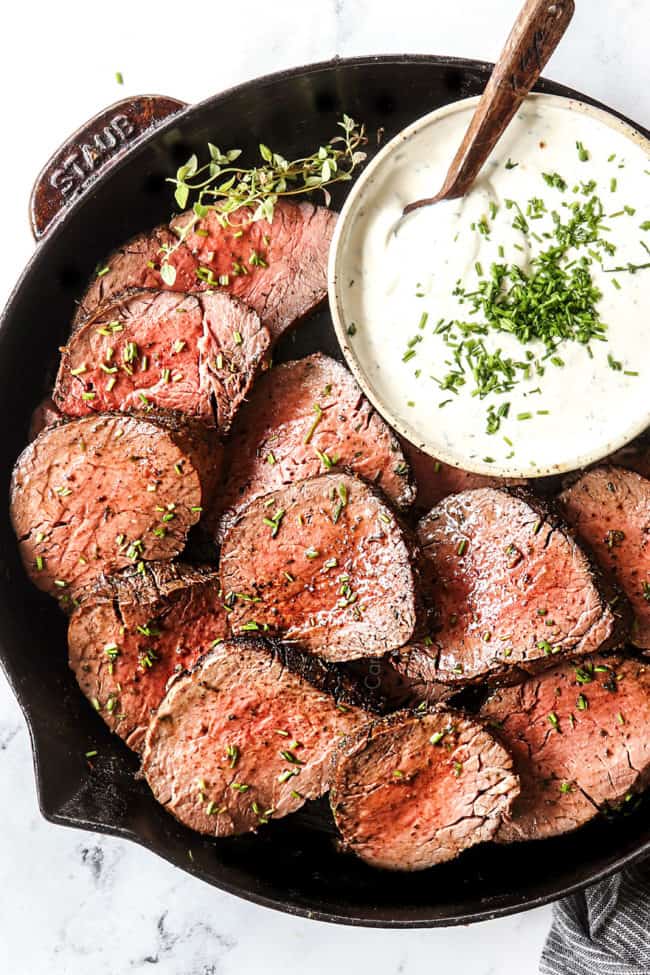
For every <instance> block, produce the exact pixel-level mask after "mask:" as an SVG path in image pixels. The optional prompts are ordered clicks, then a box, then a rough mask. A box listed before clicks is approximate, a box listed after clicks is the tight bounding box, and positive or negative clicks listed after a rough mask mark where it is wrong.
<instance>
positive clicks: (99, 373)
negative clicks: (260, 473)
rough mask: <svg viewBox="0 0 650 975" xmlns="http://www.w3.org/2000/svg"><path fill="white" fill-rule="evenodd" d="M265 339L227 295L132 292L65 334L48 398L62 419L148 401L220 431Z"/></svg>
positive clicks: (131, 407)
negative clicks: (66, 335) (217, 427)
mask: <svg viewBox="0 0 650 975" xmlns="http://www.w3.org/2000/svg"><path fill="white" fill-rule="evenodd" d="M270 341H271V338H270V335H269V332H268V329H266V328H265V327H264V326H263V325H262V324H261V322H260V320H259V318H258V316H257V315H256V313H255V312H254V311H252V309H250V308H247V306H246V305H244V304H242V303H241V302H239V301H237V300H236V299H234V298H230V297H228V296H227V295H222V294H213V293H210V294H205V295H198V296H197V295H180V294H172V293H170V292H164V291H137V292H135V293H132V294H129V295H126V296H123V297H122V298H120V299H118V300H116V301H115V302H114V303H113V304H109V305H106V304H104V305H102V307H101V309H100V310H99V311H98V313H97V314H96V315H93V316H91V317H90V318H89V319H88V320H87V321H86V322H85V323H84V324H83V325H82V326H81V327H80V328H79V329H77V330H76V331H75V332H74V333H73V334H72V336H71V337H70V340H69V341H68V344H67V345H66V346H64V347H63V349H62V350H61V353H62V354H61V364H60V367H59V372H58V376H57V380H56V386H55V389H54V399H55V401H56V404H57V406H58V408H59V409H60V410H61V412H62V413H66V414H67V415H69V416H86V415H88V414H89V413H105V412H108V411H112V410H123V411H126V412H128V411H130V410H134V409H142V408H143V406H149V405H153V406H155V407H157V408H160V409H168V410H179V411H182V412H183V413H185V414H187V415H188V416H191V417H194V418H196V419H199V420H202V421H203V422H205V423H209V424H214V423H215V422H216V423H217V424H218V426H219V428H220V429H221V430H222V431H223V430H227V429H228V427H229V426H230V424H231V422H232V419H233V417H234V415H235V413H236V412H237V410H238V408H239V406H240V404H241V403H242V401H243V399H244V397H245V396H246V394H247V393H248V390H249V389H250V387H251V385H252V382H253V379H254V378H255V375H256V374H257V371H258V369H259V367H260V365H261V363H262V362H263V359H264V355H265V353H266V352H267V350H268V347H269V345H270Z"/></svg>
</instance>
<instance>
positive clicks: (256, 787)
mask: <svg viewBox="0 0 650 975" xmlns="http://www.w3.org/2000/svg"><path fill="white" fill-rule="evenodd" d="M369 717H370V714H369V712H366V711H365V710H363V709H362V708H360V707H358V706H356V704H354V703H352V701H351V699H350V697H349V696H348V695H347V694H346V679H345V677H344V676H343V675H342V674H341V672H340V671H339V669H338V668H336V667H335V666H332V665H326V664H324V663H322V662H321V661H318V660H315V659H314V658H307V659H305V656H304V655H303V654H298V653H296V652H295V651H292V650H291V649H287V648H279V647H276V648H271V647H270V646H269V645H268V644H267V643H266V642H264V641H261V640H256V639H250V638H249V639H241V640H230V641H226V642H225V643H223V644H221V645H220V646H218V647H217V648H216V650H214V651H213V652H211V653H209V654H208V655H207V656H206V657H204V658H203V660H202V661H201V662H200V663H199V664H198V666H197V667H196V668H195V669H194V670H193V671H192V673H191V674H188V675H186V676H182V677H179V678H178V679H177V680H176V681H175V682H174V683H173V684H172V686H171V688H170V689H169V691H168V693H167V696H166V697H165V699H164V701H163V702H162V704H161V705H160V707H159V708H158V712H157V714H156V716H155V717H154V719H153V721H152V722H151V725H150V727H149V731H148V733H147V738H146V742H145V749H144V755H143V760H142V769H143V772H144V774H145V776H146V779H147V781H148V783H149V785H150V787H151V790H152V792H153V794H154V796H155V797H156V799H157V800H158V801H159V802H161V803H162V804H163V805H164V806H165V807H166V809H167V810H168V811H169V812H170V813H172V815H174V816H175V817H176V818H177V819H179V820H180V821H181V822H182V823H184V824H185V825H186V826H189V827H190V828H192V829H195V830H198V832H200V833H209V834H212V835H215V836H232V835H234V834H237V833H245V832H249V831H251V830H256V829H257V828H258V827H259V826H261V825H263V824H264V823H266V822H268V821H269V819H280V818H281V817H282V816H286V815H288V814H289V813H291V812H294V811H295V810H296V809H299V808H300V807H301V806H302V805H303V803H304V802H305V800H306V799H316V798H318V797H319V796H321V795H322V794H323V793H324V792H326V791H327V789H328V787H329V768H330V763H331V757H332V753H333V750H334V747H335V745H336V744H337V743H338V742H339V740H340V739H341V737H342V736H343V735H346V734H349V733H350V732H351V731H354V730H355V729H356V728H358V727H359V726H360V725H361V724H363V723H365V722H366V721H367V720H368V719H369Z"/></svg>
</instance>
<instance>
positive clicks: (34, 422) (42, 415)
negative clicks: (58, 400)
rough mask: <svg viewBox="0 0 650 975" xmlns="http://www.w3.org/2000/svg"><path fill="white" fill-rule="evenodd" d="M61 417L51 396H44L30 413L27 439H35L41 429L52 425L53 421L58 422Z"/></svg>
mask: <svg viewBox="0 0 650 975" xmlns="http://www.w3.org/2000/svg"><path fill="white" fill-rule="evenodd" d="M62 419H63V417H62V416H61V414H60V412H59V411H58V410H57V408H56V406H55V403H54V400H53V399H52V397H51V396H46V397H45V398H44V399H42V400H41V402H40V403H39V404H38V406H37V407H36V408H35V410H34V412H33V413H32V417H31V420H30V421H29V433H28V435H27V439H28V440H35V439H36V437H37V436H38V435H39V433H41V431H42V430H45V428H46V427H51V426H53V424H55V423H59V421H60V420H62Z"/></svg>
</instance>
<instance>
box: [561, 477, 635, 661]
mask: <svg viewBox="0 0 650 975" xmlns="http://www.w3.org/2000/svg"><path fill="white" fill-rule="evenodd" d="M558 500H559V505H560V509H561V511H562V514H563V515H564V517H565V518H566V520H567V521H568V522H569V524H570V525H571V526H572V527H573V528H574V530H575V532H576V534H577V535H578V538H580V539H581V540H582V541H583V542H585V543H586V544H587V545H588V546H589V547H590V548H591V549H592V551H593V552H594V554H595V555H596V558H597V559H598V561H599V562H600V563H601V565H603V566H605V567H606V568H607V569H608V570H610V571H611V572H612V573H613V575H614V577H615V578H616V580H617V582H618V584H619V585H620V587H621V589H623V591H624V592H625V594H626V596H627V597H628V599H629V600H630V603H631V604H632V608H633V610H634V616H635V619H634V623H633V625H632V630H631V640H632V642H633V643H635V644H636V646H638V647H642V648H643V649H645V650H650V480H646V478H645V477H641V475H640V474H637V473H636V472H635V471H631V470H623V468H621V467H597V468H594V469H593V470H590V471H587V472H586V473H585V474H583V475H582V477H581V478H580V479H579V480H578V481H577V482H576V483H575V484H573V485H572V486H571V487H569V488H568V489H567V490H566V491H564V492H563V493H562V494H561V495H560V497H559V499H558Z"/></svg>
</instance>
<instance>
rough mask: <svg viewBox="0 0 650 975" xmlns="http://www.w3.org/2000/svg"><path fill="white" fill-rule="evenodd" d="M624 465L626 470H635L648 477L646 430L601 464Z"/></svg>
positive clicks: (649, 453)
mask: <svg viewBox="0 0 650 975" xmlns="http://www.w3.org/2000/svg"><path fill="white" fill-rule="evenodd" d="M607 465H609V466H612V467H624V468H625V469H626V470H628V471H636V472H637V474H640V475H641V477H647V478H650V442H649V440H648V432H647V431H646V432H645V433H644V434H642V435H641V436H640V437H637V438H636V440H633V441H632V443H630V444H628V445H627V446H626V447H621V449H620V450H617V451H616V453H614V454H611V456H610V457H608V458H607V459H606V463H605V462H604V465H603V466H607Z"/></svg>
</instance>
